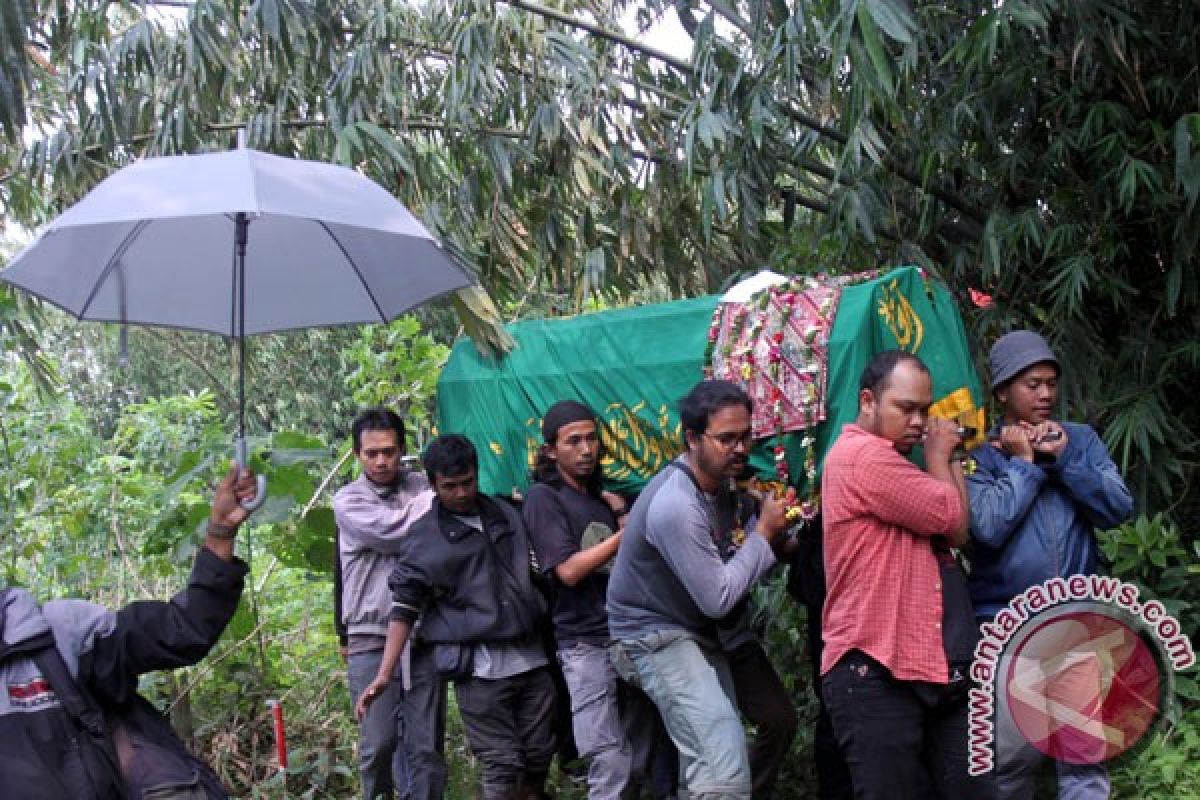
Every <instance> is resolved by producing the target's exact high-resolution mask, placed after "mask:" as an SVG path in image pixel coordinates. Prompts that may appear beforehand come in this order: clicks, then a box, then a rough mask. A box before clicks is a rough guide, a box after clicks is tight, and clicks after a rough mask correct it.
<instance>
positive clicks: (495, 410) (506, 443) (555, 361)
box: [438, 267, 983, 493]
mask: <svg viewBox="0 0 1200 800" xmlns="http://www.w3.org/2000/svg"><path fill="white" fill-rule="evenodd" d="M716 305H717V298H716V297H712V296H710V297H702V298H697V299H693V300H682V301H678V302H674V303H663V304H659V305H653V306H644V307H641V308H633V309H621V310H618V311H608V312H601V313H597V314H588V315H583V316H579V317H573V318H568V319H555V320H534V321H528V322H519V323H515V324H513V325H510V326H509V331H510V332H511V333H512V335H513V338H514V339H516V341H517V344H518V346H517V349H516V350H514V351H513V352H512V353H510V354H509V355H508V356H506V357H505V358H503V359H501V360H498V361H491V360H487V359H484V358H483V357H481V356H480V355H479V353H478V351H477V350H476V349H475V347H474V345H473V344H472V343H471V342H470V341H467V340H462V341H460V342H458V343H457V344H456V345H455V347H454V350H453V352H452V354H451V357H450V360H449V362H448V363H447V365H446V368H445V369H444V370H443V373H442V376H441V379H440V380H439V382H438V421H439V429H440V430H442V431H454V432H458V433H463V434H465V435H467V436H468V437H470V438H471V440H472V441H473V442H474V443H475V444H476V446H477V448H478V449H479V451H480V453H479V457H480V484H481V487H482V488H483V490H484V491H489V492H503V493H507V492H509V491H510V490H511V489H513V488H519V489H523V488H524V487H525V486H526V485H527V484H528V480H529V468H530V466H531V464H532V459H533V457H534V456H535V455H536V451H537V448H538V446H539V445H540V444H541V415H542V414H543V413H544V412H545V410H546V409H548V408H549V407H550V406H551V405H553V404H554V403H555V402H557V401H559V400H566V399H574V400H580V401H582V402H584V403H587V404H588V405H589V406H591V407H592V409H593V410H594V411H596V413H597V415H598V417H599V418H600V419H601V421H602V423H603V425H602V431H601V436H602V439H603V440H604V444H605V448H606V450H607V455H606V457H605V459H604V462H603V463H604V469H605V475H606V478H607V480H608V482H609V485H610V486H611V487H612V488H614V489H617V490H618V491H625V492H635V491H637V490H639V489H640V488H641V487H642V486H643V485H644V484H645V482H646V481H647V480H649V478H650V477H652V476H653V475H654V474H656V473H657V472H658V471H659V470H661V469H662V468H663V467H664V466H665V465H666V464H667V462H668V461H670V460H671V459H672V458H673V457H674V456H675V455H676V454H678V453H679V452H680V450H681V449H682V439H681V435H680V424H679V415H678V411H677V404H678V401H679V398H681V397H682V396H683V395H684V394H686V393H687V391H688V390H689V389H690V388H691V387H692V386H693V385H694V384H695V383H696V381H698V380H700V379H701V378H702V376H703V369H704V359H705V349H706V344H707V341H706V338H707V334H708V329H709V324H710V321H711V319H712V315H713V311H714V310H715V308H716ZM894 347H902V348H903V349H905V350H908V351H910V352H915V353H916V354H917V355H919V356H920V357H921V358H922V359H923V360H924V361H925V362H926V364H928V365H929V367H930V371H931V372H932V374H933V378H934V397H935V399H936V400H937V401H938V403H939V405H938V406H937V407H936V408H935V411H936V412H937V413H941V414H943V415H944V416H953V417H956V418H961V419H962V421H964V422H967V421H977V423H978V424H977V427H978V428H979V429H980V430H982V429H983V425H982V414H983V412H982V409H981V408H980V402H981V397H982V395H981V393H980V383H979V379H978V376H977V375H976V373H975V370H974V365H973V362H972V360H971V357H970V350H969V348H968V346H967V341H966V335H965V331H964V329H963V325H962V320H961V318H960V317H959V314H958V310H957V308H956V307H955V305H954V301H953V298H952V296H951V295H950V293H949V292H948V291H947V290H946V289H945V287H943V286H941V285H940V284H937V283H935V282H929V283H928V284H927V282H926V281H925V280H924V278H923V276H922V275H921V274H920V272H919V271H918V270H917V269H915V268H912V267H904V268H900V269H896V270H892V271H890V272H888V273H887V274H885V275H882V276H881V277H879V278H876V279H874V280H871V281H867V282H864V283H860V284H857V285H853V286H847V287H846V288H844V289H843V291H842V297H841V301H840V306H839V308H838V313H837V316H836V319H835V321H834V325H833V330H832V332H831V334H830V336H829V342H828V348H829V353H828V359H829V374H828V383H827V387H826V397H827V402H826V409H827V411H826V413H827V418H826V421H825V422H823V423H821V424H820V425H818V426H817V427H816V429H815V432H814V435H815V437H816V453H817V455H818V463H819V462H820V461H821V460H823V458H824V454H825V452H826V451H827V449H828V447H829V445H830V444H831V443H832V441H833V439H834V438H836V435H837V434H838V433H840V431H841V429H842V426H843V425H844V424H845V423H846V422H850V421H853V419H854V418H855V417H856V416H857V404H858V378H859V375H860V373H861V372H862V368H863V366H864V365H865V364H866V362H867V360H868V359H869V358H870V356H871V355H873V354H874V353H876V352H879V351H880V350H886V349H889V348H894ZM791 438H794V437H789V439H791ZM787 447H788V457H789V462H790V463H792V469H791V475H792V476H793V480H802V479H803V475H804V470H803V466H802V459H803V456H804V451H803V450H802V449H801V448H800V447H799V445H798V442H793V441H789V442H787ZM752 464H753V465H754V466H755V467H756V469H757V470H758V471H759V473H760V474H761V475H762V476H763V477H766V478H770V477H772V476H773V475H774V461H773V459H772V455H771V451H770V442H767V443H765V444H764V445H763V446H760V447H758V448H756V451H755V453H754V454H753V456H752Z"/></svg>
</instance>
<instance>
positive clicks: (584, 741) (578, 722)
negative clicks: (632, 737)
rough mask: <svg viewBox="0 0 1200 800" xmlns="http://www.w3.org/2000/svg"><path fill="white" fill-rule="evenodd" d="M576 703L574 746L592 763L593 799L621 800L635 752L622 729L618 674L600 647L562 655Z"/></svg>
mask: <svg viewBox="0 0 1200 800" xmlns="http://www.w3.org/2000/svg"><path fill="white" fill-rule="evenodd" d="M558 663H559V664H560V665H562V672H563V678H564V679H566V682H567V691H568V693H569V694H570V697H571V722H572V729H573V730H574V733H575V746H576V747H577V748H578V749H579V755H580V757H581V758H585V759H587V760H588V799H589V800H619V798H621V797H622V796H624V793H625V790H626V787H628V785H629V778H630V773H631V770H632V766H633V749H632V747H631V745H630V743H629V738H628V737H627V736H626V733H625V727H624V725H623V724H622V720H621V712H620V704H619V697H618V693H617V685H618V684H617V673H616V670H614V669H613V667H612V664H610V663H609V660H608V650H607V648H605V647H603V646H601V645H594V644H585V643H579V644H576V645H575V646H573V647H570V648H568V649H565V650H559V651H558Z"/></svg>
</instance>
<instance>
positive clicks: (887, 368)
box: [858, 350, 930, 396]
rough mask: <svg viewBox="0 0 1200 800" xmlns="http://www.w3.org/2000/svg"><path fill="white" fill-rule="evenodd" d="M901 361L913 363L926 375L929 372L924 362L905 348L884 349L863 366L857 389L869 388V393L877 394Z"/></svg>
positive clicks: (884, 387)
mask: <svg viewBox="0 0 1200 800" xmlns="http://www.w3.org/2000/svg"><path fill="white" fill-rule="evenodd" d="M903 363H908V364H913V365H914V366H916V367H917V369H919V370H921V372H924V373H925V374H926V375H929V374H930V373H929V367H927V366H925V362H924V361H922V360H921V359H919V358H917V357H916V356H915V355H913V354H912V353H909V352H907V351H905V350H884V351H883V352H882V353H876V354H875V355H874V356H872V357H871V360H870V361H868V362H867V366H865V367H864V368H863V371H862V377H860V378H859V379H858V390H859V391H860V392H861V391H862V390H863V389H870V390H871V394H873V395H876V396H878V395H879V393H880V392H882V391H883V390H884V389H886V388H887V387H888V384H889V383H890V382H891V378H892V373H893V372H895V371H896V367H897V366H898V365H900V364H903Z"/></svg>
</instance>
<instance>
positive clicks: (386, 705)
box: [348, 642, 446, 800]
mask: <svg viewBox="0 0 1200 800" xmlns="http://www.w3.org/2000/svg"><path fill="white" fill-rule="evenodd" d="M382 657H383V651H382V650H374V651H371V652H369V653H357V654H354V655H351V656H350V657H349V659H348V675H349V683H350V695H351V698H352V699H353V701H354V702H358V698H359V695H361V694H362V692H363V690H364V689H366V687H367V686H368V685H370V683H371V681H372V680H373V679H374V678H375V675H376V673H377V672H378V670H379V661H380V659H381V658H382ZM410 662H411V663H410V667H409V682H410V684H411V686H410V688H409V689H408V690H407V691H405V690H404V688H403V684H402V682H401V674H400V668H399V667H397V668H396V674H395V675H393V676H392V682H391V683H390V684H389V685H388V688H387V690H386V691H385V692H384V693H383V695H382V696H380V697H378V698H376V699H375V701H374V702H373V703H371V706H370V708H369V709H368V711H367V716H366V717H365V718H364V719H363V721H362V722H361V723H359V739H358V767H359V776H360V778H361V780H362V790H363V798H364V799H365V800H376V798H381V797H382V798H386V800H391V798H393V797H397V796H398V797H404V798H410V799H411V800H441V798H442V796H443V794H445V790H446V759H445V756H444V752H445V738H446V682H445V681H444V680H442V679H441V677H440V676H439V675H438V674H437V671H436V670H435V669H434V667H433V655H432V650H430V649H429V648H428V647H425V646H423V645H421V644H419V643H415V642H414V643H413V646H412V649H411V655H410Z"/></svg>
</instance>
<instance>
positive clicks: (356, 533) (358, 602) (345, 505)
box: [333, 472, 433, 636]
mask: <svg viewBox="0 0 1200 800" xmlns="http://www.w3.org/2000/svg"><path fill="white" fill-rule="evenodd" d="M432 507H433V491H432V490H431V489H430V488H429V483H428V481H426V480H425V476H424V475H422V474H420V473H417V472H410V473H406V474H405V475H404V477H403V478H402V480H401V482H400V486H399V487H398V488H397V490H396V492H395V493H394V494H392V495H390V496H383V495H382V494H381V493H380V491H379V489H378V488H377V487H376V486H375V485H374V484H372V483H371V482H370V481H369V480H367V478H366V476H365V475H364V476H362V477H360V478H359V479H358V480H356V481H354V482H353V483H350V484H347V485H346V486H344V487H342V489H341V490H339V491H338V493H337V494H336V495H334V497H333V514H334V517H335V518H336V519H337V526H338V535H339V538H340V540H341V547H340V549H339V552H338V557H339V558H340V559H341V561H342V622H343V623H344V624H345V625H346V630H347V632H348V633H349V634H350V635H351V636H361V635H364V634H365V635H372V636H385V635H386V634H387V627H388V617H389V615H390V612H391V610H392V593H391V590H389V589H388V577H389V576H390V575H391V574H392V570H393V569H395V567H396V564H397V561H398V559H397V553H398V552H399V550H400V543H401V541H402V540H403V539H404V537H405V536H407V535H408V532H409V529H410V528H411V527H412V525H413V523H414V522H416V521H417V520H418V519H420V518H421V517H422V516H424V515H425V513H426V512H427V511H429V509H430V508H432Z"/></svg>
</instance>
